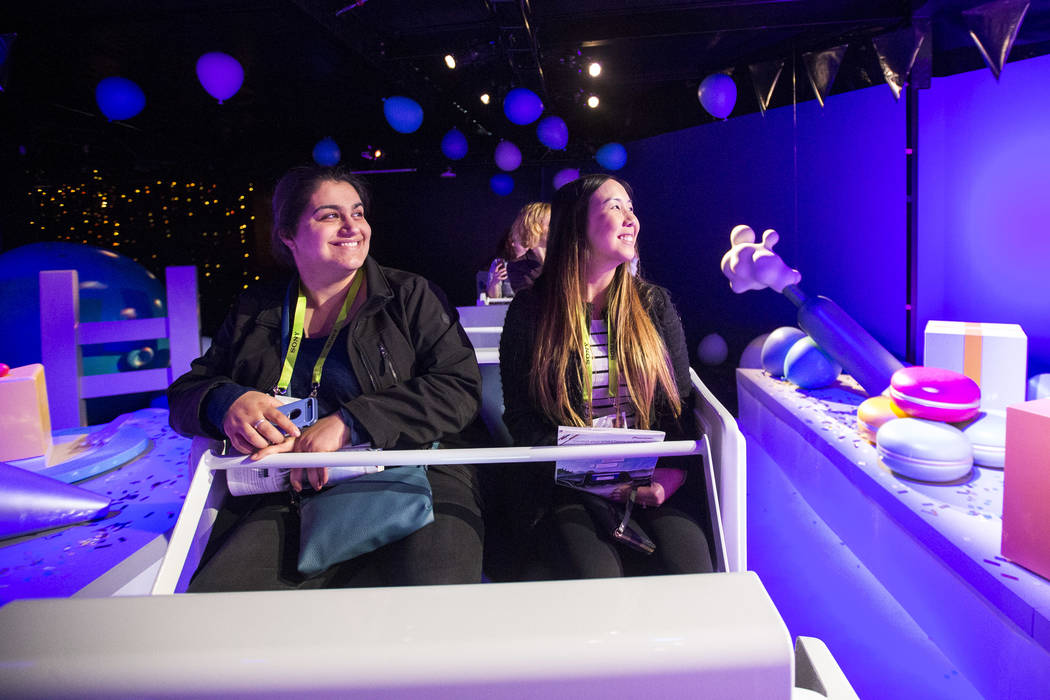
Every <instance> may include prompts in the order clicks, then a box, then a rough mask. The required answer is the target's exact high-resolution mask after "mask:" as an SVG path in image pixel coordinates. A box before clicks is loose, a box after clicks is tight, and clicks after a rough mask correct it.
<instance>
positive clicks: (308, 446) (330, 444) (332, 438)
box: [250, 413, 350, 491]
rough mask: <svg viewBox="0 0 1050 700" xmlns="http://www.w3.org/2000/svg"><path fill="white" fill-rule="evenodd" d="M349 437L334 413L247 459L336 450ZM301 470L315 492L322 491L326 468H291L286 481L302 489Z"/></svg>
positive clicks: (325, 478)
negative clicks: (298, 433) (288, 453)
mask: <svg viewBox="0 0 1050 700" xmlns="http://www.w3.org/2000/svg"><path fill="white" fill-rule="evenodd" d="M349 439H350V427H349V426H348V425H347V424H346V423H345V422H344V421H343V418H342V416H340V415H339V414H338V413H333V414H331V415H329V416H325V417H324V418H321V419H320V420H318V421H317V422H316V423H314V424H313V425H311V426H310V427H309V428H304V429H303V431H302V434H301V435H300V436H299V437H298V438H293V437H291V436H289V437H286V438H285V439H284V441H283V442H279V443H277V444H276V445H270V446H269V447H264V448H263V449H261V450H258V451H256V452H253V453H252V456H251V457H250V459H251V460H252V461H253V462H255V461H258V460H260V459H262V458H263V457H268V456H270V455H273V454H280V453H282V452H335V451H336V450H339V449H342V447H343V446H344V445H346V443H347V441H348V440H349ZM304 472H305V475H306V477H307V479H309V481H310V485H311V486H313V487H314V490H315V491H319V490H321V488H323V487H324V485H325V484H327V483H328V467H311V468H307V469H292V470H291V473H290V474H289V477H288V480H289V482H291V485H292V488H293V489H294V490H296V491H301V490H302V482H303V474H304Z"/></svg>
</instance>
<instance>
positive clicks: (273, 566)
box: [168, 166, 483, 591]
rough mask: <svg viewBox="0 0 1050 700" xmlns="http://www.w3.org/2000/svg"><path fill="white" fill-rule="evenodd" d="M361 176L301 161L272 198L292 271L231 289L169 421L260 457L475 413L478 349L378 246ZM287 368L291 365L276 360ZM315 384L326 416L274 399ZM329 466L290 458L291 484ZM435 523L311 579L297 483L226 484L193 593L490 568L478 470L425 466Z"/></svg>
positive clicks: (433, 425)
mask: <svg viewBox="0 0 1050 700" xmlns="http://www.w3.org/2000/svg"><path fill="white" fill-rule="evenodd" d="M368 213H369V196H368V190H367V189H366V187H365V183H364V182H363V181H362V180H361V179H359V178H358V177H357V176H355V175H353V174H351V173H350V172H349V171H347V170H344V169H341V168H338V167H334V168H327V167H319V166H307V167H300V168H294V169H292V170H290V171H289V172H288V173H286V174H285V175H284V176H283V177H282V178H281V180H280V181H279V182H278V183H277V187H276V189H275V191H274V195H273V230H272V234H271V245H272V249H273V253H274V256H275V258H276V259H277V260H278V261H279V262H281V263H282V264H283V265H284V266H286V267H288V268H289V269H290V273H291V274H290V275H289V279H284V280H281V281H277V282H273V283H268V284H262V285H260V286H258V287H256V288H252V289H250V290H248V291H247V292H245V293H244V294H243V295H242V296H241V297H240V298H239V299H238V301H237V302H236V304H235V305H234V307H233V309H232V310H231V312H230V314H229V315H228V317H227V318H226V321H225V323H224V324H223V326H222V328H221V329H220V330H219V332H218V333H217V334H216V336H215V338H214V341H213V343H212V345H211V347H210V348H209V349H208V351H207V353H205V355H204V356H203V357H201V358H199V359H197V360H195V361H194V362H193V364H192V366H191V369H190V371H189V372H187V373H186V374H184V375H183V376H181V377H179V378H178V379H177V380H176V381H175V382H174V383H173V384H172V385H171V387H170V388H169V390H168V399H169V402H170V406H171V414H170V416H171V417H170V420H171V425H172V427H173V428H174V429H175V430H176V431H178V432H179V433H180V434H182V435H187V436H194V435H200V436H207V437H211V438H215V439H227V440H229V442H230V443H231V444H232V446H233V449H234V450H236V451H238V452H241V453H243V454H247V455H251V459H260V458H263V457H265V456H268V455H271V454H274V453H278V452H330V451H334V450H339V449H340V448H343V447H345V446H347V445H358V444H363V443H364V444H370V445H371V446H372V447H377V448H395V447H396V448H402V449H406V448H407V449H414V448H424V447H430V446H431V445H432V443H434V442H435V441H437V440H439V439H442V437H443V436H452V437H455V436H456V435H457V434H458V433H459V432H460V431H462V430H464V428H466V427H467V426H468V424H469V423H471V421H472V420H473V419H474V417H475V416H476V414H477V412H478V406H479V399H480V395H481V377H480V372H479V369H478V365H477V361H476V360H475V356H474V350H473V348H472V347H471V345H470V342H469V341H468V340H467V338H466V335H465V333H464V332H463V329H462V328H461V327H460V325H459V323H458V321H457V320H456V315H455V312H454V310H451V309H450V308H449V306H448V305H447V303H446V301H445V300H444V297H443V295H442V294H441V293H440V290H437V289H436V288H435V287H434V286H433V285H432V284H431V283H430V282H428V281H427V280H426V279H424V278H422V277H420V276H418V275H415V274H412V273H409V272H402V271H400V270H394V269H392V268H388V267H384V266H382V265H380V264H379V263H377V262H376V261H375V260H374V259H373V258H372V257H371V256H370V255H369V244H370V241H371V238H372V230H371V227H370V226H369V224H368V220H367V218H366V215H367V214H368ZM282 367H283V368H284V371H282ZM279 395H280V396H285V397H286V396H295V397H306V396H314V397H315V398H316V399H317V401H318V408H319V410H318V414H319V416H320V418H319V420H317V422H316V423H314V424H313V425H311V426H309V427H306V428H303V429H302V430H300V429H299V428H297V427H296V426H295V425H294V424H293V423H292V422H291V421H290V420H289V419H288V417H287V416H286V415H284V413H282V412H281V411H280V407H281V405H282V400H281V399H280V398H278V396H279ZM328 476H329V475H328V470H327V469H326V468H324V467H315V468H307V469H293V470H291V474H290V481H291V488H292V489H293V490H294V491H296V492H299V491H301V490H303V489H305V488H306V487H307V486H312V488H313V489H314V490H320V489H322V488H323V487H324V486H325V484H326V482H327V481H328ZM427 480H428V481H429V482H430V485H431V488H432V491H433V505H434V521H433V522H432V523H430V524H428V525H425V526H423V527H422V528H421V529H419V530H416V531H415V532H413V533H412V534H410V535H408V536H407V537H405V538H404V539H401V540H399V541H396V542H391V543H389V544H386V545H384V546H381V547H379V548H378V549H375V550H373V551H370V552H367V553H365V554H362V555H360V556H357V557H355V558H353V559H351V560H349V561H346V562H342V563H339V564H335V565H333V566H331V567H330V568H329V569H328V570H326V571H323V572H322V573H320V574H317V575H315V576H312V577H304V576H302V575H301V574H299V572H298V570H297V567H296V561H297V556H298V549H299V516H298V510H297V508H296V507H295V506H294V505H293V503H291V502H290V500H291V501H294V500H295V499H294V498H293V499H290V498H289V494H288V493H276V494H265V495H261V496H240V497H236V498H234V497H228V498H227V499H226V501H227V506H226V507H225V510H224V513H223V514H221V515H220V521H222V522H224V523H230V522H232V523H234V524H233V525H232V526H231V527H229V528H226V531H225V533H224V534H225V536H224V538H222V539H220V540H216V538H215V537H213V542H212V543H210V544H209V550H211V549H214V552H211V551H209V552H206V557H208V558H207V560H206V561H204V563H203V564H202V566H201V567H200V568H199V569H198V571H197V573H196V576H195V578H194V579H193V581H192V582H191V585H190V590H191V591H218V590H263V589H289V588H321V587H342V586H351V585H370V584H376V585H408V584H437V583H470V582H478V581H480V580H481V547H482V538H483V525H482V521H481V509H480V504H479V502H478V499H479V496H478V493H479V492H478V489H477V484H476V474H475V473H474V471H473V470H472V468H470V467H467V466H459V465H457V466H455V467H438V466H433V467H430V468H429V469H428V471H427Z"/></svg>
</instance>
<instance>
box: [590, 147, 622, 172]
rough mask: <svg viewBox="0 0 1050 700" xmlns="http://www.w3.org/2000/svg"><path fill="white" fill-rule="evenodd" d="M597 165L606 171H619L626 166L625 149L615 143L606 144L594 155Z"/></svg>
mask: <svg viewBox="0 0 1050 700" xmlns="http://www.w3.org/2000/svg"><path fill="white" fill-rule="evenodd" d="M594 159H595V160H596V161H598V165H600V166H602V167H603V168H605V169H606V170H619V169H620V168H622V167H623V166H624V165H626V164H627V149H626V148H624V147H623V146H622V145H620V144H618V143H616V142H615V141H614V142H612V143H607V144H605V145H604V146H602V147H601V148H599V149H598V152H597V153H595V154H594Z"/></svg>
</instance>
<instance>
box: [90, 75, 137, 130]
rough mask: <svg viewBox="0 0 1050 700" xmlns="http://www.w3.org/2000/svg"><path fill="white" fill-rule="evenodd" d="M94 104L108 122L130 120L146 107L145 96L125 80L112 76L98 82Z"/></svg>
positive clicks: (130, 82)
mask: <svg viewBox="0 0 1050 700" xmlns="http://www.w3.org/2000/svg"><path fill="white" fill-rule="evenodd" d="M95 102H97V103H98V108H99V109H101V110H102V113H103V114H105V115H106V118H107V119H109V120H110V121H116V120H119V119H131V118H132V117H134V116H135V115H136V114H138V113H139V112H141V111H142V109H143V107H145V106H146V95H145V93H143V92H142V88H140V87H139V86H138V85H136V84H135V83H133V82H132V81H130V80H128V79H127V78H120V77H117V76H113V77H111V78H104V79H102V80H100V81H99V83H98V85H97V86H96V87H95Z"/></svg>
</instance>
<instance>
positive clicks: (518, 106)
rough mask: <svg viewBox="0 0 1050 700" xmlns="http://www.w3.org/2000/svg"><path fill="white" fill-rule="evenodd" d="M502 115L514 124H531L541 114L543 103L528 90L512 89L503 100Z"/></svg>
mask: <svg viewBox="0 0 1050 700" xmlns="http://www.w3.org/2000/svg"><path fill="white" fill-rule="evenodd" d="M503 113H504V114H506V115H507V119H509V120H511V121H512V122H514V123H515V124H520V125H525V124H531V123H532V122H534V121H536V120H537V119H539V118H540V115H541V114H543V101H542V100H540V97H539V95H537V94H536V93H534V92H533V91H532V90H529V89H528V88H514V89H513V90H511V91H510V92H508V93H507V96H506V97H505V98H503Z"/></svg>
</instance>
